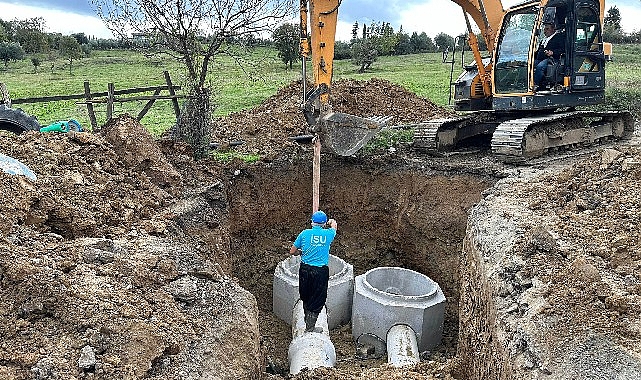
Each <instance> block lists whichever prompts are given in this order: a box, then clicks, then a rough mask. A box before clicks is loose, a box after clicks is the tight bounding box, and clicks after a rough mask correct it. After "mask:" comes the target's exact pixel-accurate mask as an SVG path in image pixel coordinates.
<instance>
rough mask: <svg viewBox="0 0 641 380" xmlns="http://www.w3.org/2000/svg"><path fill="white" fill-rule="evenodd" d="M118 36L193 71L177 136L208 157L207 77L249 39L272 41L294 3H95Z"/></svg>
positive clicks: (153, 0)
mask: <svg viewBox="0 0 641 380" xmlns="http://www.w3.org/2000/svg"><path fill="white" fill-rule="evenodd" d="M92 4H93V5H94V7H95V9H96V11H97V13H98V15H99V16H100V17H101V18H102V20H103V22H104V23H105V25H106V26H107V28H109V30H111V31H112V32H113V33H114V35H117V36H119V37H120V38H123V39H129V40H131V39H132V38H134V37H136V38H138V39H143V40H145V43H144V44H142V45H141V46H145V49H147V51H149V52H154V53H164V54H168V55H170V56H172V57H174V58H175V59H177V60H178V61H180V62H182V63H183V64H184V66H185V69H186V71H187V80H188V81H189V83H187V88H189V95H190V100H189V101H187V102H186V104H185V106H184V110H183V112H182V114H183V115H182V116H181V118H180V120H179V121H178V124H177V128H176V136H177V137H178V138H180V139H182V140H185V141H187V142H189V143H191V144H192V146H193V147H194V153H195V155H196V157H202V156H203V155H205V154H206V152H207V148H208V146H209V139H210V134H211V115H212V113H213V108H212V106H211V96H212V91H211V87H209V85H208V82H207V73H208V71H209V68H210V66H211V64H212V63H213V61H214V59H215V58H216V57H217V56H218V55H220V54H225V53H227V54H231V49H230V48H231V47H232V45H233V44H234V43H236V42H238V41H242V40H243V39H244V38H245V37H248V36H254V35H263V34H267V35H269V34H270V32H271V31H272V30H273V29H274V27H276V26H277V25H278V23H279V22H280V21H281V20H282V19H283V18H285V17H291V16H292V15H293V9H294V8H293V6H294V1H293V0H92Z"/></svg>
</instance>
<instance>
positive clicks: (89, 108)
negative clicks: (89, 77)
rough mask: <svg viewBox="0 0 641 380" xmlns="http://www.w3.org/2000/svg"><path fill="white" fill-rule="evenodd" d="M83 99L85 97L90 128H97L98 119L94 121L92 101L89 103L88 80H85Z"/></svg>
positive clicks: (93, 129) (94, 129)
mask: <svg viewBox="0 0 641 380" xmlns="http://www.w3.org/2000/svg"><path fill="white" fill-rule="evenodd" d="M85 99H87V113H89V121H90V122H91V130H92V131H94V132H95V131H97V130H98V121H96V113H95V112H94V110H93V103H91V91H90V90H89V81H85Z"/></svg>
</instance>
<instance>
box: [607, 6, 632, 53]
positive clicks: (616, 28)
mask: <svg viewBox="0 0 641 380" xmlns="http://www.w3.org/2000/svg"><path fill="white" fill-rule="evenodd" d="M603 41H606V42H611V43H615V44H638V43H640V42H641V29H639V30H635V31H633V32H631V33H626V32H624V31H623V29H622V28H621V12H620V11H619V8H617V6H616V5H615V6H613V7H610V9H608V12H607V13H606V15H605V17H604V19H603Z"/></svg>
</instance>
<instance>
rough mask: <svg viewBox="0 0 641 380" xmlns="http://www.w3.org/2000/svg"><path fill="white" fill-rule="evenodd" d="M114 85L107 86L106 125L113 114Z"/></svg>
mask: <svg viewBox="0 0 641 380" xmlns="http://www.w3.org/2000/svg"><path fill="white" fill-rule="evenodd" d="M114 91H115V90H114V84H113V83H108V84H107V123H108V122H109V120H111V117H112V116H113V114H114Z"/></svg>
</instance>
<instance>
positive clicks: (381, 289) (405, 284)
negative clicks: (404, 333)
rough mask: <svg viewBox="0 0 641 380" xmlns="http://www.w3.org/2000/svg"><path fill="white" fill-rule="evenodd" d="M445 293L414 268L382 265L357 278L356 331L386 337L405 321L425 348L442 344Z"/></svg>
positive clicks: (353, 317) (353, 326)
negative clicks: (391, 330) (392, 329)
mask: <svg viewBox="0 0 641 380" xmlns="http://www.w3.org/2000/svg"><path fill="white" fill-rule="evenodd" d="M444 313H445V296H444V295H443V292H442V291H441V288H440V287H439V285H438V284H437V283H436V282H434V281H433V280H432V279H430V278H429V277H427V276H425V275H423V274H421V273H418V272H415V271H413V270H410V269H405V268H399V267H380V268H374V269H371V270H369V271H368V272H366V273H365V274H363V275H360V276H357V277H356V279H355V290H354V303H353V305H352V334H353V336H354V337H355V339H358V337H359V336H360V335H361V334H374V335H376V336H378V337H380V338H381V339H386V335H387V332H388V331H389V330H390V328H392V327H393V326H394V325H397V324H405V325H407V326H409V327H411V328H412V330H414V331H415V332H416V334H417V340H418V346H419V349H420V350H421V351H424V350H427V349H430V348H433V347H435V346H437V345H438V344H439V343H440V340H441V336H442V333H443V320H444Z"/></svg>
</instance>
